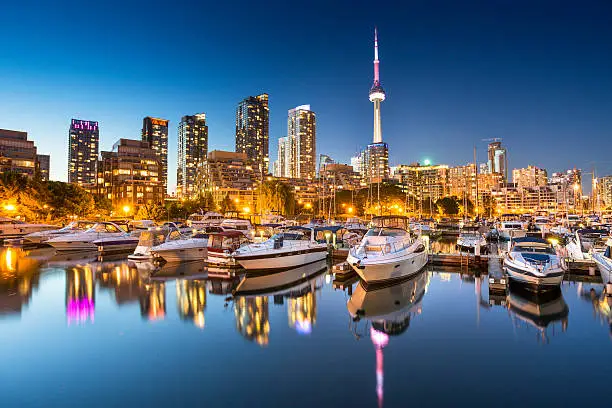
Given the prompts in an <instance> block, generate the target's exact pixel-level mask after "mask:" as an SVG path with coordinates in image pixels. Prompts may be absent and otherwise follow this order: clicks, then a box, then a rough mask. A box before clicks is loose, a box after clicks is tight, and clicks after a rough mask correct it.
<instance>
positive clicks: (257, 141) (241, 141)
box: [236, 93, 270, 176]
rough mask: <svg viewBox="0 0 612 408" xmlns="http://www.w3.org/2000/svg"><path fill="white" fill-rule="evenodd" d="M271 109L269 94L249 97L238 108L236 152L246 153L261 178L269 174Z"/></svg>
mask: <svg viewBox="0 0 612 408" xmlns="http://www.w3.org/2000/svg"><path fill="white" fill-rule="evenodd" d="M269 122H270V109H269V107H268V94H265V93H264V94H261V95H257V96H249V97H248V98H246V99H244V100H242V101H241V102H240V103H239V104H238V107H237V108H236V152H238V153H246V155H247V158H248V159H249V160H250V161H251V162H252V163H253V165H254V166H255V167H256V168H257V169H258V173H259V174H260V176H263V175H264V174H268V171H269V165H270V155H269Z"/></svg>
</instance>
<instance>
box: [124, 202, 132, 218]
mask: <svg viewBox="0 0 612 408" xmlns="http://www.w3.org/2000/svg"><path fill="white" fill-rule="evenodd" d="M130 210H131V208H130V206H129V205H124V206H123V213H124V214H125V215H126V216H127V215H128V214H129V213H130Z"/></svg>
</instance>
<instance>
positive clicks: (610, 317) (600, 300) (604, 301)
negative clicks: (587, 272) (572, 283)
mask: <svg viewBox="0 0 612 408" xmlns="http://www.w3.org/2000/svg"><path fill="white" fill-rule="evenodd" d="M577 294H578V297H579V298H580V299H583V300H585V301H587V302H589V303H591V304H592V305H593V313H594V315H595V317H598V318H599V319H600V320H601V322H602V323H604V324H606V325H608V328H609V330H610V337H612V296H611V295H610V294H608V293H606V291H605V287H604V286H602V285H594V284H588V283H584V282H578V284H577Z"/></svg>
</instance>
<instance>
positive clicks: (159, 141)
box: [142, 116, 168, 191]
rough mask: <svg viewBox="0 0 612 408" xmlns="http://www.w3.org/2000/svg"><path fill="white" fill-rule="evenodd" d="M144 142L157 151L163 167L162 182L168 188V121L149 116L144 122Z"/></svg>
mask: <svg viewBox="0 0 612 408" xmlns="http://www.w3.org/2000/svg"><path fill="white" fill-rule="evenodd" d="M142 141H143V142H147V143H148V144H149V147H151V149H153V150H155V152H156V153H157V156H158V157H159V161H160V163H161V165H162V171H161V175H160V180H161V182H162V184H163V186H164V189H165V190H164V191H166V190H167V188H168V121H167V120H166V119H159V118H152V117H150V116H147V117H146V118H144V119H143V120H142Z"/></svg>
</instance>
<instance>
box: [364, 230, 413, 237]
mask: <svg viewBox="0 0 612 408" xmlns="http://www.w3.org/2000/svg"><path fill="white" fill-rule="evenodd" d="M406 234H407V233H406V231H404V230H403V229H400V228H370V230H369V231H368V232H367V233H366V234H365V236H366V237H399V236H402V235H406Z"/></svg>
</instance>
